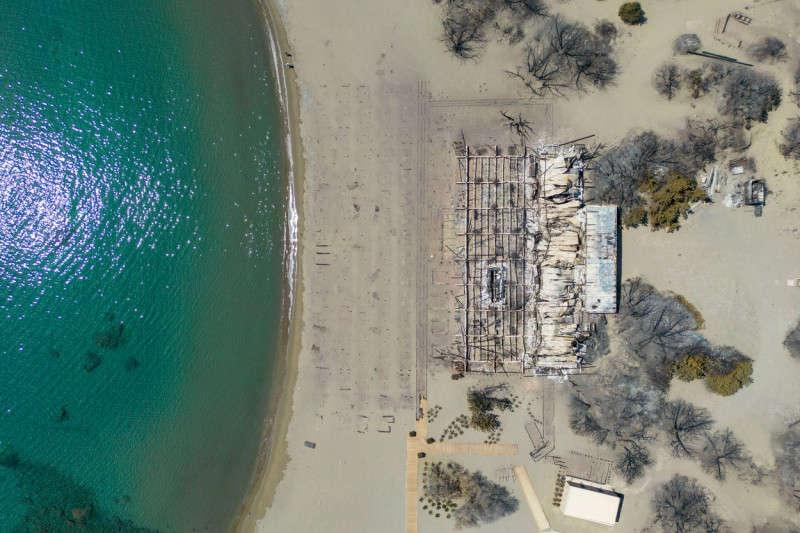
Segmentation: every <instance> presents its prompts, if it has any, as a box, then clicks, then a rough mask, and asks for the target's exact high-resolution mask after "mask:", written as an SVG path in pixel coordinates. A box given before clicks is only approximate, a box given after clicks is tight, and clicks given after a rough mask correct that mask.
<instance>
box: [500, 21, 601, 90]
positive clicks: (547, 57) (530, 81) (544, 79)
mask: <svg viewBox="0 0 800 533" xmlns="http://www.w3.org/2000/svg"><path fill="white" fill-rule="evenodd" d="M610 54H611V48H610V46H609V45H608V44H606V43H605V42H604V41H603V40H601V39H600V38H599V37H598V36H597V35H595V34H594V33H592V32H591V31H590V30H589V28H588V27H586V26H585V25H584V24H581V23H579V22H573V21H566V20H564V19H563V18H561V17H560V16H558V15H556V16H554V17H552V18H550V19H548V21H547V22H546V23H545V25H544V26H543V27H542V29H541V30H540V31H539V33H538V34H537V36H536V38H535V40H534V41H533V42H531V43H529V44H528V46H527V47H526V52H525V61H524V64H523V65H521V66H519V67H517V68H516V70H514V71H508V74H509V76H511V77H514V78H517V79H519V80H520V81H521V82H522V84H523V85H524V86H525V87H526V88H527V89H528V90H529V91H530V92H531V94H532V95H533V96H548V95H549V96H564V95H566V94H567V93H568V92H570V91H577V92H585V91H587V90H588V89H589V88H590V87H596V88H598V89H604V88H606V87H608V86H609V85H611V84H612V83H613V81H614V78H615V77H616V74H617V63H616V62H615V61H614V60H613V59H612V58H611V56H610Z"/></svg>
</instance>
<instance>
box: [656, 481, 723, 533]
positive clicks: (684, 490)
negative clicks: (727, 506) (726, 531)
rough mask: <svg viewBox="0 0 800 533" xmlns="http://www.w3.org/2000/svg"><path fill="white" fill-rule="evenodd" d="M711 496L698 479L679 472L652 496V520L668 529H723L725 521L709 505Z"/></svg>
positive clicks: (685, 532) (687, 532) (686, 531)
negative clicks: (678, 474)
mask: <svg viewBox="0 0 800 533" xmlns="http://www.w3.org/2000/svg"><path fill="white" fill-rule="evenodd" d="M710 496H711V495H710V493H709V492H708V490H707V489H706V488H705V487H703V486H702V485H700V484H699V483H698V482H697V480H696V479H694V478H688V477H686V476H677V475H676V476H674V477H673V478H672V479H670V480H669V481H667V482H666V483H665V484H664V485H662V486H661V488H659V489H658V491H657V492H656V494H655V496H653V500H652V502H651V507H652V509H653V522H654V523H655V524H657V525H660V526H661V528H662V530H663V531H665V532H673V531H674V532H675V533H690V532H694V531H698V532H699V531H720V530H721V527H722V523H721V521H720V520H719V519H718V518H717V517H716V516H715V515H714V514H713V513H712V512H711V511H710V509H709V499H710Z"/></svg>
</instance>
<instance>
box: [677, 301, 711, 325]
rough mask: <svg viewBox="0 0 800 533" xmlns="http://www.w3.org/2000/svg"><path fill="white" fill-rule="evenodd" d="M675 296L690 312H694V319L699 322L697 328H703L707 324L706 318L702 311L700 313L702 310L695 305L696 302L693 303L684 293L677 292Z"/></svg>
mask: <svg viewBox="0 0 800 533" xmlns="http://www.w3.org/2000/svg"><path fill="white" fill-rule="evenodd" d="M675 297H676V298H677V299H678V301H679V302H680V303H681V305H683V306H684V307H685V308H686V309H688V310H689V312H690V313H692V315H694V321H695V322H696V323H697V327H696V328H695V329H702V328H703V326H705V324H706V319H705V318H703V315H702V313H700V310H699V309H697V308H696V307H695V306H694V304H692V302H690V301H689V300H687V299H686V297H685V296H683V295H682V294H676V295H675Z"/></svg>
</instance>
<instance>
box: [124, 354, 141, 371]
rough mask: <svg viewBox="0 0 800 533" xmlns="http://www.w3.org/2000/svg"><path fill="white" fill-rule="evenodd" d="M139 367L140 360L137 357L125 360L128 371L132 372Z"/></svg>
mask: <svg viewBox="0 0 800 533" xmlns="http://www.w3.org/2000/svg"><path fill="white" fill-rule="evenodd" d="M137 368H139V360H138V359H136V358H135V357H129V358H128V360H127V361H125V370H126V371H127V372H132V371H134V370H136V369H137Z"/></svg>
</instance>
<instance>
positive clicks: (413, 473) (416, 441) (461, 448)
mask: <svg viewBox="0 0 800 533" xmlns="http://www.w3.org/2000/svg"><path fill="white" fill-rule="evenodd" d="M419 407H420V409H421V411H422V416H421V417H420V418H419V419H418V420H417V421H416V423H415V424H414V430H415V431H416V432H417V435H416V436H415V437H407V440H406V532H407V533H417V521H418V515H417V513H418V511H419V456H418V454H419V452H424V453H425V454H431V455H493V456H512V455H517V453H518V450H517V445H516V444H486V443H472V442H434V443H432V444H428V443H427V442H425V440H426V439H427V438H428V402H427V400H425V399H424V398H423V399H421V400H420V402H419ZM520 468H522V467H520ZM523 470H524V469H523ZM515 472H516V470H515ZM525 476H526V477H527V474H525ZM528 483H529V484H530V480H528ZM523 490H524V489H523ZM531 490H533V487H532V486H531ZM534 494H535V493H534ZM537 501H538V500H537ZM540 508H541V506H540ZM542 516H544V513H542Z"/></svg>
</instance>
